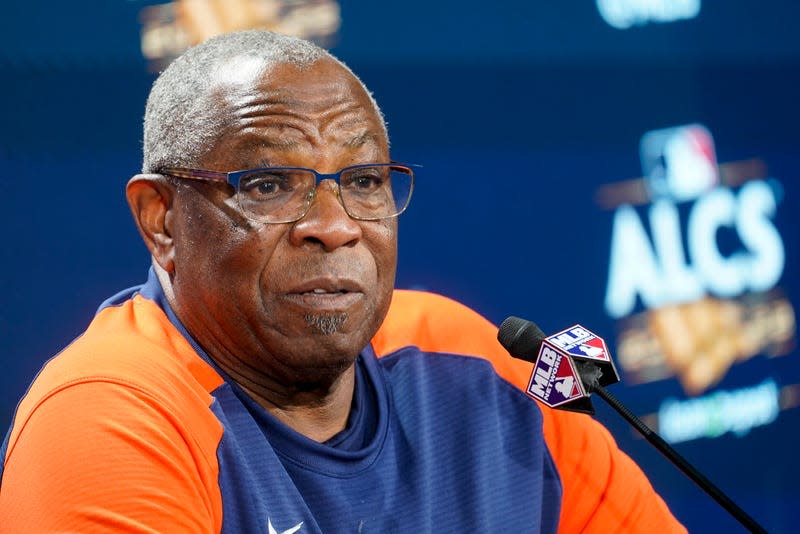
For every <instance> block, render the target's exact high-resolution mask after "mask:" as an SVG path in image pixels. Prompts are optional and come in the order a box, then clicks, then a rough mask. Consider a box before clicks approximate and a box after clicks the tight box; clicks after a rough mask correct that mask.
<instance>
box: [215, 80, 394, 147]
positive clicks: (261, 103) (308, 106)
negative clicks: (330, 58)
mask: <svg viewBox="0 0 800 534" xmlns="http://www.w3.org/2000/svg"><path fill="white" fill-rule="evenodd" d="M312 89H313V90H311V91H309V90H306V91H294V92H292V93H289V92H287V91H286V90H285V89H283V88H281V89H267V90H259V91H258V92H257V93H255V94H253V92H252V91H251V92H250V93H249V94H246V93H245V94H242V93H239V94H238V95H233V94H230V93H229V94H227V95H225V99H226V100H227V101H228V104H229V106H230V109H231V110H232V113H233V124H232V125H231V126H232V127H233V128H234V129H236V130H240V131H244V132H247V133H254V134H256V133H260V132H263V131H264V130H265V129H268V130H274V131H275V132H276V133H277V134H279V137H278V138H275V139H269V140H265V141H267V143H268V144H270V145H273V146H275V145H297V144H298V143H300V142H301V138H305V140H306V141H308V142H311V143H314V144H316V143H322V142H323V139H326V138H327V139H328V140H335V141H338V142H342V143H345V144H348V145H351V144H354V143H355V144H363V143H364V142H366V141H367V140H370V139H376V138H379V137H380V136H379V134H378V133H377V132H376V131H375V130H376V128H377V126H378V122H377V119H376V118H375V117H372V116H371V115H376V114H377V112H375V111H374V110H372V109H371V106H370V105H369V103H368V101H367V102H360V101H359V99H358V98H356V97H355V96H354V95H353V94H352V92H351V91H350V90H348V88H346V87H343V86H342V85H341V84H335V83H331V84H325V85H321V86H314V87H313V88H312ZM365 104H366V106H365ZM291 130H295V131H296V132H298V133H299V134H300V135H299V136H297V135H291V136H289V137H285V136H284V134H288V133H289V132H290V131H291Z"/></svg>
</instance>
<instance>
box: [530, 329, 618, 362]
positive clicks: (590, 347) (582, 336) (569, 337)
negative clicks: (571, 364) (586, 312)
mask: <svg viewBox="0 0 800 534" xmlns="http://www.w3.org/2000/svg"><path fill="white" fill-rule="evenodd" d="M545 341H546V342H547V343H552V344H553V345H555V346H556V347H558V348H559V349H561V350H564V351H566V352H567V353H569V354H570V356H574V357H577V358H582V359H588V360H597V361H602V362H610V361H611V357H610V356H609V354H608V347H606V342H605V341H604V340H603V338H601V337H600V336H597V335H595V334H593V333H592V332H590V331H589V330H587V329H585V328H584V327H582V326H581V325H578V324H576V325H575V326H571V327H569V328H567V329H566V330H562V331H561V332H558V333H557V334H553V335H552V336H549V337H547V338H545Z"/></svg>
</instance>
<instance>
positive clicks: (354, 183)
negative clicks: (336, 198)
mask: <svg viewBox="0 0 800 534" xmlns="http://www.w3.org/2000/svg"><path fill="white" fill-rule="evenodd" d="M383 183H384V177H383V176H382V175H381V174H379V173H364V174H358V175H355V176H351V177H350V179H349V180H347V182H346V183H345V184H344V185H345V187H347V188H348V189H352V190H353V191H357V192H359V193H371V192H372V191H377V190H378V189H380V188H381V186H383Z"/></svg>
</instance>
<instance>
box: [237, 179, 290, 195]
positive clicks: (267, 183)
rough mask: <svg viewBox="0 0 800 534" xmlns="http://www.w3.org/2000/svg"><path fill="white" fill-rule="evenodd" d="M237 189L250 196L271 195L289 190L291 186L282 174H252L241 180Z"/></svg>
mask: <svg viewBox="0 0 800 534" xmlns="http://www.w3.org/2000/svg"><path fill="white" fill-rule="evenodd" d="M239 189H240V190H241V191H242V192H243V193H246V194H247V195H248V196H250V197H259V196H260V197H271V196H275V195H278V194H281V193H288V192H291V190H292V186H291V184H290V183H289V180H288V179H287V178H286V177H284V176H273V175H269V176H254V177H250V178H248V179H247V180H243V181H242V182H241V183H240V184H239Z"/></svg>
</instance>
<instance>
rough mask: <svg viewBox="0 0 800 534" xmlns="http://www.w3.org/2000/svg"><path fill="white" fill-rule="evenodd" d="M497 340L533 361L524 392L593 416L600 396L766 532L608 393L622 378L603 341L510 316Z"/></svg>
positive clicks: (754, 528)
mask: <svg viewBox="0 0 800 534" xmlns="http://www.w3.org/2000/svg"><path fill="white" fill-rule="evenodd" d="M497 340H498V341H499V342H500V344H501V345H503V347H505V349H506V350H507V351H508V352H509V354H511V356H513V357H515V358H518V359H521V360H525V361H527V362H531V363H533V370H532V371H531V378H530V380H529V382H528V388H527V390H526V393H527V394H528V395H529V396H531V397H533V398H535V399H537V400H539V401H541V402H542V403H543V404H546V405H547V406H550V407H551V408H555V409H558V410H570V411H576V412H583V413H588V414H590V415H591V414H594V407H593V406H592V401H591V399H590V397H591V395H592V393H597V394H598V395H599V396H600V397H601V398H602V399H603V400H605V401H606V402H607V403H608V404H609V405H610V406H611V407H612V408H614V409H615V410H616V411H617V413H619V414H620V415H621V416H622V417H623V418H624V419H625V420H626V421H628V423H630V424H631V425H632V426H633V427H634V428H636V430H638V431H639V433H641V434H642V436H644V438H645V439H647V441H648V442H650V444H651V445H653V446H654V447H655V448H656V449H658V451H659V452H661V454H663V455H664V456H666V457H667V459H668V460H670V461H671V462H672V463H673V464H674V465H675V466H676V467H677V468H678V469H680V470H681V471H683V473H684V474H685V475H686V476H688V477H689V478H690V479H691V480H692V481H693V482H694V483H695V484H697V485H698V486H699V487H700V489H702V490H703V491H705V492H706V493H707V494H708V495H709V496H711V497H712V498H713V499H714V500H715V501H717V503H718V504H719V505H720V506H722V507H723V508H724V509H725V510H726V511H727V512H728V513H730V514H731V515H732V516H733V517H734V518H735V519H736V520H737V521H739V522H740V523H741V524H742V525H744V526H745V527H746V528H747V529H748V530H749V531H750V532H756V533H764V534H766V532H767V531H766V530H765V529H764V527H762V526H761V525H759V524H758V523H757V522H756V520H755V519H753V518H752V517H751V516H750V515H748V514H747V512H745V511H744V510H742V509H741V508H740V507H739V506H738V505H737V504H736V503H735V502H733V501H732V500H731V498H730V497H728V496H727V495H726V494H725V493H723V492H722V490H720V489H719V488H718V487H717V486H715V485H714V484H713V483H712V482H711V481H710V480H709V479H708V478H706V477H705V475H703V474H702V473H700V471H698V470H697V469H696V468H695V467H694V466H693V465H692V464H690V463H689V462H688V461H687V460H686V459H685V458H684V457H683V456H681V455H680V454H678V452H677V451H676V450H675V449H673V448H672V447H671V446H670V445H669V444H668V443H667V442H666V441H664V439H663V438H661V436H659V435H658V434H656V433H655V432H654V431H653V430H651V429H650V428H649V427H648V426H647V425H645V424H644V423H643V422H642V420H641V419H639V418H638V417H636V415H634V413H633V412H631V411H630V410H628V409H627V408H626V407H625V406H624V405H623V404H622V403H621V402H620V401H619V400H618V399H617V398H616V397H615V396H614V395H612V394H611V393H609V392H608V391H606V389H605V386H608V385H611V384H615V383H617V382H619V374H618V373H617V370H616V368H615V367H614V362H613V361H612V360H611V354H610V352H609V351H608V347H607V346H606V342H605V340H603V338H601V337H600V336H598V335H596V334H593V333H592V332H590V331H589V330H588V329H586V328H584V327H582V326H581V325H577V324H576V325H574V326H571V327H569V328H567V329H565V330H562V331H561V332H558V333H556V334H553V335H552V336H545V334H544V332H542V330H541V329H540V328H539V327H538V326H536V324H535V323H533V322H532V321H526V320H525V319H520V318H519V317H509V318H507V319H506V320H505V321H503V323H502V324H501V325H500V329H499V331H498V332H497Z"/></svg>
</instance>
